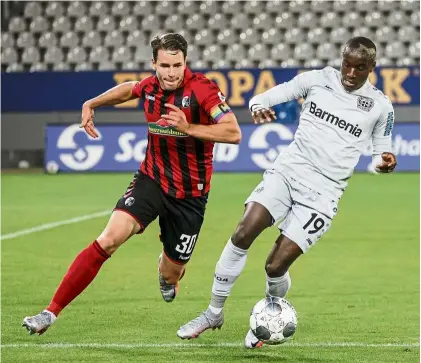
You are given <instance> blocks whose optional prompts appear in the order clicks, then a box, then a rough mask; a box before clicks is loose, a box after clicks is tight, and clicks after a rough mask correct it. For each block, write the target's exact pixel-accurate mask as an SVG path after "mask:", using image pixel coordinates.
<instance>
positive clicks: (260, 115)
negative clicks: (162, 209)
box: [249, 70, 322, 123]
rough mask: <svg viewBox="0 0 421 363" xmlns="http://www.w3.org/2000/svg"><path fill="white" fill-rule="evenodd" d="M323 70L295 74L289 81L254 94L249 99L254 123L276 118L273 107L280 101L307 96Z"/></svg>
mask: <svg viewBox="0 0 421 363" xmlns="http://www.w3.org/2000/svg"><path fill="white" fill-rule="evenodd" d="M320 72H322V71H318V70H316V71H308V72H304V73H301V74H299V75H297V76H295V77H294V78H293V79H292V80H290V81H289V82H285V83H282V84H279V85H277V86H275V87H272V88H271V89H269V90H267V91H266V92H263V93H261V94H258V95H256V96H254V97H253V98H252V99H251V100H250V101H249V110H250V112H251V114H252V116H253V121H254V123H264V122H270V121H272V120H275V119H276V115H275V112H274V111H273V109H272V107H273V106H275V105H278V104H280V103H284V102H288V101H292V100H294V99H295V100H296V99H299V98H302V97H306V95H307V93H308V91H309V89H310V88H311V87H312V86H313V84H314V83H315V81H316V80H317V78H318V77H319V75H320Z"/></svg>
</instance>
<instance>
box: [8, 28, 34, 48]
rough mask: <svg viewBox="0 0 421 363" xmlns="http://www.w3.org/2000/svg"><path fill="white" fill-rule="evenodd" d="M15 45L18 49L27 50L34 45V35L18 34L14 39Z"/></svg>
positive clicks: (27, 33)
mask: <svg viewBox="0 0 421 363" xmlns="http://www.w3.org/2000/svg"><path fill="white" fill-rule="evenodd" d="M16 45H17V46H18V48H28V47H32V46H34V45H35V38H34V35H33V34H32V33H29V32H23V33H20V34H18V37H17V39H16ZM2 46H3V44H2Z"/></svg>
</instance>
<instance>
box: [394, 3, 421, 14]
mask: <svg viewBox="0 0 421 363" xmlns="http://www.w3.org/2000/svg"><path fill="white" fill-rule="evenodd" d="M399 8H400V9H401V10H403V11H409V12H411V13H419V12H420V2H419V0H401V1H400V4H399Z"/></svg>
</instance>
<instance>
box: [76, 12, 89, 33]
mask: <svg viewBox="0 0 421 363" xmlns="http://www.w3.org/2000/svg"><path fill="white" fill-rule="evenodd" d="M74 28H75V29H77V31H79V32H83V33H88V32H90V31H91V30H94V24H93V21H92V19H91V18H90V17H89V16H86V15H85V16H82V17H81V18H78V19H77V20H76V22H75V26H74Z"/></svg>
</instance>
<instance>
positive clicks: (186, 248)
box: [175, 233, 197, 255]
mask: <svg viewBox="0 0 421 363" xmlns="http://www.w3.org/2000/svg"><path fill="white" fill-rule="evenodd" d="M196 239H197V234H194V235H192V236H190V235H188V234H184V233H183V234H182V235H181V236H180V240H181V241H182V242H181V243H179V244H177V246H175V250H176V251H177V252H180V253H181V254H185V255H189V254H190V253H192V252H193V248H194V245H195V244H196Z"/></svg>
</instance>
